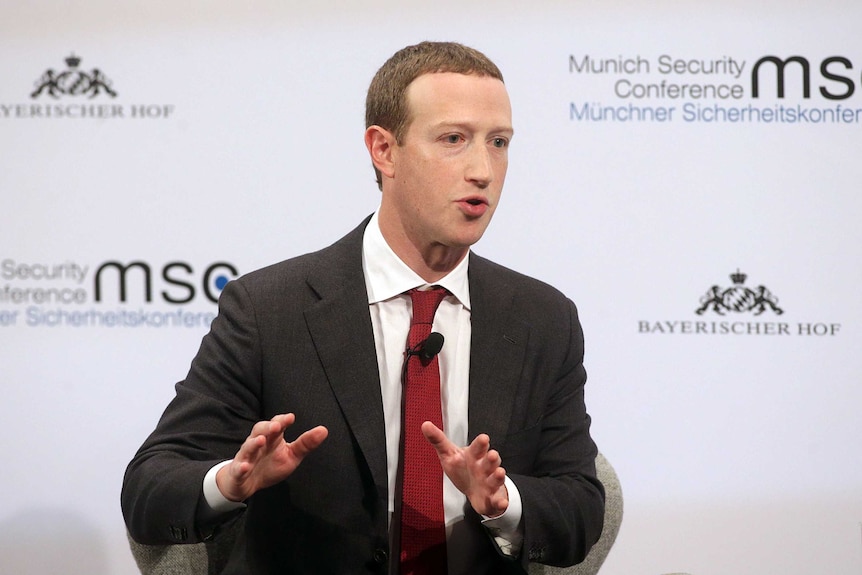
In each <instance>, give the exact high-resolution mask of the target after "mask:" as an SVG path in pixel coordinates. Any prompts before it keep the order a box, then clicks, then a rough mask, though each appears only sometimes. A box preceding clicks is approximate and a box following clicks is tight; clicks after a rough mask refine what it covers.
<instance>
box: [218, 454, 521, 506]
mask: <svg viewBox="0 0 862 575" xmlns="http://www.w3.org/2000/svg"><path fill="white" fill-rule="evenodd" d="M231 461H233V460H232V459H228V460H227V461H222V462H221V463H218V464H216V465H213V466H212V467H211V468H210V470H209V471H207V474H206V475H204V499H205V500H206V502H207V505H209V507H210V510H211V511H213V512H214V513H227V512H228V511H233V510H234V509H242V508H243V507H245V503H242V502H241V501H240V502H238V501H231V500H230V499H228V498H227V497H225V496H224V495H222V493H221V491H219V488H218V484H217V483H216V474H217V473H218V471H219V469H221V468H222V467H224V466H225V465H228V464H229V463H230V462H231ZM510 499H511V496H510Z"/></svg>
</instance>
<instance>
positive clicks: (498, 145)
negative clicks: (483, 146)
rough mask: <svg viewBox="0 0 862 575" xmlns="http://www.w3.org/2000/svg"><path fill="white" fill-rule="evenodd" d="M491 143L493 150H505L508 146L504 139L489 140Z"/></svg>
mask: <svg viewBox="0 0 862 575" xmlns="http://www.w3.org/2000/svg"><path fill="white" fill-rule="evenodd" d="M491 143H492V144H493V145H494V147H495V148H505V147H506V146H508V145H509V142H508V140H506V138H494V139H493V140H491Z"/></svg>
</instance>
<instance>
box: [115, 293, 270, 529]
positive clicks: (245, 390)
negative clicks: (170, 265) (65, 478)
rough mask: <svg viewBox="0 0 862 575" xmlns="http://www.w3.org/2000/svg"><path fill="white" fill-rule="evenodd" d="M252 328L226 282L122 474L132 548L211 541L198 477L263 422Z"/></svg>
mask: <svg viewBox="0 0 862 575" xmlns="http://www.w3.org/2000/svg"><path fill="white" fill-rule="evenodd" d="M256 325H257V323H256V320H255V310H254V307H253V305H252V303H251V300H250V298H249V297H248V295H247V292H246V290H245V289H244V288H243V286H242V284H241V282H239V281H233V282H230V283H229V284H228V285H227V286H226V287H225V290H224V291H223V292H222V294H221V296H220V298H219V314H218V316H217V317H216V319H215V320H214V321H213V324H212V326H211V330H210V332H209V334H207V335H206V336H205V337H204V339H203V341H202V342H201V347H200V350H199V351H198V354H197V356H196V357H195V359H194V360H193V361H192V365H191V369H190V371H189V373H188V376H187V377H186V379H185V380H184V381H181V382H180V383H178V384H177V385H176V396H175V398H174V399H173V400H172V401H171V403H170V404H169V405H168V407H167V408H166V410H165V412H164V414H163V415H162V417H161V419H160V420H159V423H158V425H157V426H156V429H155V431H153V433H152V434H151V435H150V436H149V438H147V440H146V441H145V442H144V444H143V445H142V446H141V448H140V449H139V450H138V452H137V454H136V455H135V456H134V458H133V459H132V461H131V463H130V464H129V466H128V468H127V469H126V474H125V477H124V479H123V490H122V495H121V505H122V510H123V516H124V518H125V520H126V526H127V527H128V529H129V533H130V534H131V536H132V537H133V538H134V539H135V540H136V541H138V542H140V543H147V544H170V543H194V542H198V541H201V540H203V539H206V538H207V537H208V536H209V535H210V534H211V532H212V530H213V528H214V526H208V525H200V524H199V522H198V520H197V518H198V505H200V504H202V503H203V493H202V490H203V478H204V475H205V474H206V472H207V471H208V470H209V469H210V468H211V467H212V466H213V465H215V464H217V463H219V462H220V461H224V460H226V459H230V458H232V457H233V456H234V455H235V454H236V452H237V450H238V449H239V446H240V445H241V444H242V442H243V441H244V440H245V438H246V437H247V436H248V433H249V431H250V430H251V427H252V426H253V425H254V423H255V422H257V421H258V420H259V419H260V415H261V414H260V405H259V403H260V402H259V386H260V379H261V378H260V366H261V354H260V344H259V338H258V337H257V333H256V329H257V327H256Z"/></svg>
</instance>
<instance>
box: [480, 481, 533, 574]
mask: <svg viewBox="0 0 862 575" xmlns="http://www.w3.org/2000/svg"><path fill="white" fill-rule="evenodd" d="M505 485H506V491H507V492H508V493H509V507H507V508H506V511H504V512H503V514H502V515H498V516H497V517H494V518H490V517H488V516H486V515H483V516H482V525H484V526H485V529H487V530H488V531H489V532H490V533H491V536H492V537H493V538H494V541H495V542H496V543H497V546H498V547H499V548H500V552H501V553H502V554H503V555H506V556H507V557H517V556H518V555H519V554H520V553H521V545H522V544H523V542H524V534H523V533H522V532H521V515H522V514H523V507H522V505H521V493H520V492H519V491H518V488H517V487H516V486H515V482H514V481H512V480H511V479H509V477H508V476H506V483H505Z"/></svg>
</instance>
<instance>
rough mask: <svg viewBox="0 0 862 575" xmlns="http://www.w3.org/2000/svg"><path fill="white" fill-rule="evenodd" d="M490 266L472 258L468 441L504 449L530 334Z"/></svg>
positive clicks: (508, 291)
mask: <svg viewBox="0 0 862 575" xmlns="http://www.w3.org/2000/svg"><path fill="white" fill-rule="evenodd" d="M495 266H496V264H492V263H491V262H489V261H488V260H485V259H484V258H481V257H478V256H475V255H474V254H472V253H471V254H470V268H469V272H468V273H469V275H470V302H471V307H472V310H471V321H472V332H473V335H472V342H471V347H470V399H469V414H468V419H469V423H468V435H469V440H471V441H472V440H473V438H474V437H476V435H478V434H480V433H487V434H488V435H489V436H490V437H491V444H492V445H493V446H495V448H497V447H501V446H502V442H503V441H504V439H505V437H506V434H507V432H508V429H509V419H510V417H511V414H512V406H513V401H514V398H515V391H516V389H517V387H518V380H519V376H520V374H521V370H522V367H523V363H524V354H525V351H526V347H527V338H528V336H529V329H528V327H527V325H526V324H525V323H524V322H523V321H522V320H521V319H520V318H519V317H516V315H515V314H514V312H513V300H514V297H515V293H514V290H513V289H512V287H511V285H509V284H506V283H503V282H502V280H501V275H500V274H498V273H496V272H495V270H494V267H495Z"/></svg>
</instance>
